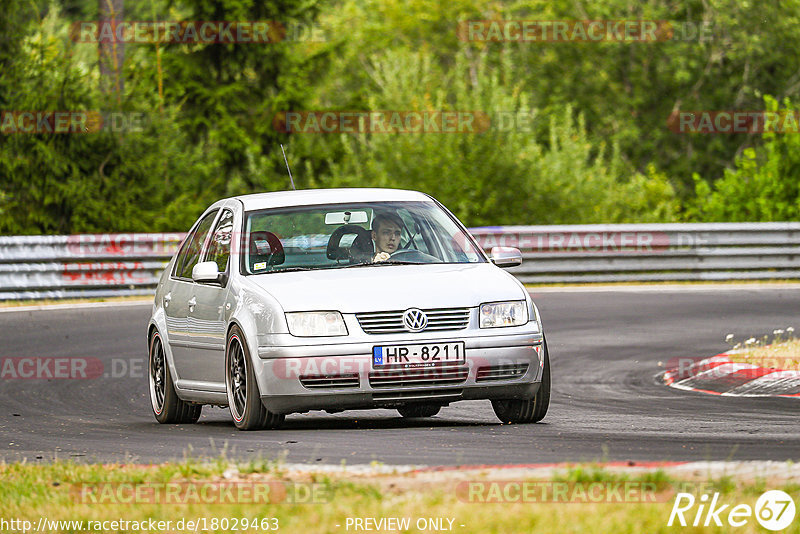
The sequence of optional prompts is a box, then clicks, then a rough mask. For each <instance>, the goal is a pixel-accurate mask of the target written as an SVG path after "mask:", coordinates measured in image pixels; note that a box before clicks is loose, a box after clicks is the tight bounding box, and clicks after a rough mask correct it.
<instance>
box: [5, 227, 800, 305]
mask: <svg viewBox="0 0 800 534" xmlns="http://www.w3.org/2000/svg"><path fill="white" fill-rule="evenodd" d="M470 232H471V233H472V235H473V236H474V237H475V238H476V239H477V240H478V242H479V243H480V245H481V246H482V247H483V248H484V249H485V250H487V251H488V250H490V249H491V248H492V247H493V246H511V247H516V248H519V249H520V250H521V251H522V253H523V258H524V262H523V264H522V265H521V266H520V267H514V268H511V269H509V272H511V273H512V274H514V275H515V276H516V277H517V278H519V280H521V281H522V282H524V283H580V282H625V281H683V280H687V281H691V280H758V279H791V278H800V223H798V222H788V223H710V224H608V225H569V226H502V227H483V228H472V229H470ZM184 235H185V234H183V233H167V234H97V235H91V234H89V235H73V236H11V237H0V300H19V299H41V298H66V297H104V296H117V295H149V294H152V292H153V288H154V287H155V285H156V283H157V282H158V277H159V275H160V273H161V271H162V270H163V268H164V266H165V265H166V263H167V262H168V261H169V258H170V257H171V256H172V255H173V254H174V253H175V250H177V247H178V245H179V244H180V241H181V240H182V239H183V237H184Z"/></svg>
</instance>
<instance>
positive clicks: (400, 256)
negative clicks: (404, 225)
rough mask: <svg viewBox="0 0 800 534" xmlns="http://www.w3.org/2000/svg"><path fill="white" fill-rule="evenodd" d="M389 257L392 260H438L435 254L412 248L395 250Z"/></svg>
mask: <svg viewBox="0 0 800 534" xmlns="http://www.w3.org/2000/svg"><path fill="white" fill-rule="evenodd" d="M389 257H390V258H391V259H393V260H404V261H417V262H419V263H436V262H438V261H439V259H438V258H437V257H436V256H431V255H430V254H425V253H424V252H420V251H419V250H416V249H412V248H403V249H399V250H396V251H395V252H394V253H393V254H391V255H390V256H389Z"/></svg>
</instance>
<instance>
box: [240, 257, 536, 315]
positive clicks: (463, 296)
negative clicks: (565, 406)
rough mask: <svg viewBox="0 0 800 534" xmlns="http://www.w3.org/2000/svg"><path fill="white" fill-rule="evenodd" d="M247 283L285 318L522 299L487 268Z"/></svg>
mask: <svg viewBox="0 0 800 534" xmlns="http://www.w3.org/2000/svg"><path fill="white" fill-rule="evenodd" d="M247 278H248V281H250V282H252V283H254V284H256V285H257V286H258V287H259V288H261V289H263V290H265V291H267V292H268V293H270V294H271V295H272V296H273V297H275V298H276V299H277V300H278V302H280V304H281V306H282V307H283V309H284V311H287V312H290V311H311V310H339V311H341V312H343V313H357V312H364V311H381V310H404V309H407V308H422V309H430V308H457V307H458V308H460V307H472V306H477V305H479V304H480V303H482V302H491V301H500V300H521V299H524V298H525V293H524V290H523V289H522V288H521V287H520V284H519V283H518V282H517V281H516V280H515V279H514V277H513V276H511V275H510V274H508V273H507V272H505V271H503V270H502V269H500V268H499V267H496V266H495V265H493V264H491V263H480V264H440V265H431V264H422V265H387V266H380V267H356V268H349V269H330V270H318V271H299V272H293V273H271V274H261V275H251V276H248V277H247Z"/></svg>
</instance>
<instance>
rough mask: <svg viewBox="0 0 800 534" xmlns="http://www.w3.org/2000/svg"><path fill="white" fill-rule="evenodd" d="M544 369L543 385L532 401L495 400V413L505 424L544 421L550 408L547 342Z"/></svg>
mask: <svg viewBox="0 0 800 534" xmlns="http://www.w3.org/2000/svg"><path fill="white" fill-rule="evenodd" d="M542 348H543V352H544V356H543V357H544V368H543V369H542V385H541V386H539V391H537V392H536V395H535V396H534V397H533V398H532V399H507V400H506V399H503V400H493V401H492V408H493V409H494V413H495V415H496V416H497V418H498V419H500V421H502V422H503V423H516V424H520V423H523V424H524V423H537V422H539V421H541V420H542V419H544V416H545V415H546V414H547V409H548V407H549V406H550V354H549V352H548V350H547V340H543V341H542Z"/></svg>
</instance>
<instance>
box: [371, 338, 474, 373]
mask: <svg viewBox="0 0 800 534" xmlns="http://www.w3.org/2000/svg"><path fill="white" fill-rule="evenodd" d="M466 361H467V357H466V354H465V352H464V342H463V341H454V342H452V343H418V344H414V345H390V346H386V347H373V348H372V366H373V367H381V368H385V367H434V366H437V365H443V364H447V363H464V362H466Z"/></svg>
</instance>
